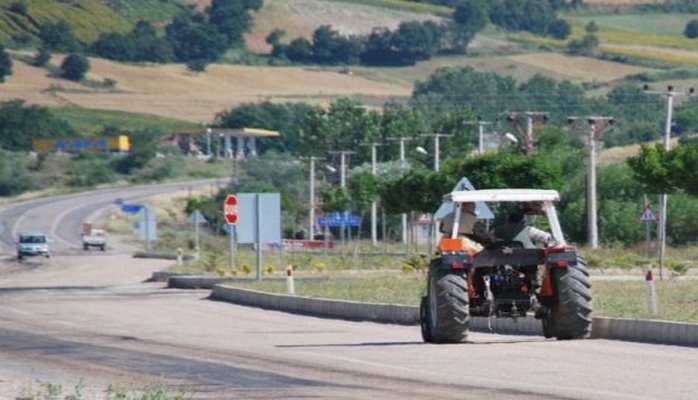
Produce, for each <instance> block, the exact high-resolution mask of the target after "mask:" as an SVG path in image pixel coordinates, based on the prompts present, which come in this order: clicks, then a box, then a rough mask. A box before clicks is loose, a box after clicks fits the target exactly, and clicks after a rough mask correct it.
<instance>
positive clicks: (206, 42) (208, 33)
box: [165, 13, 228, 62]
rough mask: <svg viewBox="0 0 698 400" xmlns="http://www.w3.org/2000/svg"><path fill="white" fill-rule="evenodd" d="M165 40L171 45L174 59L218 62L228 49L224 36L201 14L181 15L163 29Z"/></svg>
mask: <svg viewBox="0 0 698 400" xmlns="http://www.w3.org/2000/svg"><path fill="white" fill-rule="evenodd" d="M165 35H166V38H167V40H168V41H169V42H170V43H171V44H172V49H173V53H174V55H175V58H176V59H177V60H178V61H181V62H187V61H190V60H210V61H215V60H218V58H219V57H220V55H221V54H223V52H224V51H225V50H226V49H227V48H228V41H227V38H226V37H225V35H223V34H221V33H220V32H219V31H218V29H217V28H216V26H215V25H210V24H208V23H207V21H206V19H205V16H204V15H203V14H201V13H195V14H190V13H181V14H178V15H176V16H175V17H174V19H173V20H172V22H171V23H170V24H169V25H167V27H165Z"/></svg>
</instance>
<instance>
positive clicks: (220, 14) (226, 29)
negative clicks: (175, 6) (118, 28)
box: [90, 0, 262, 63]
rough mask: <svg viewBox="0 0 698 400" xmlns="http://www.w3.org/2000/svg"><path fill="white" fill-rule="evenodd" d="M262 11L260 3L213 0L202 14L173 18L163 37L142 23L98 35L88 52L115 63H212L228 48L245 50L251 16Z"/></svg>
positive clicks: (258, 1) (189, 14)
mask: <svg viewBox="0 0 698 400" xmlns="http://www.w3.org/2000/svg"><path fill="white" fill-rule="evenodd" d="M261 7H262V0H213V1H211V5H210V6H209V7H208V8H206V10H205V11H204V12H199V11H196V10H195V9H193V8H192V9H190V10H188V11H186V12H182V13H180V14H178V15H176V16H175V17H174V18H173V19H172V21H171V22H170V23H169V24H167V26H166V27H165V35H164V37H159V36H158V34H157V32H156V30H155V29H154V28H153V27H152V26H151V24H150V23H148V22H144V21H141V22H139V23H138V24H136V26H135V28H134V29H133V30H132V31H131V32H128V33H125V34H121V33H115V32H109V33H104V34H102V35H100V37H99V38H98V39H97V41H96V42H95V43H93V44H92V46H91V47H90V50H91V51H92V52H93V53H94V54H96V55H97V56H99V57H103V58H107V59H111V60H117V61H148V62H160V63H163V62H172V61H178V62H185V63H189V62H206V63H208V62H213V61H216V60H218V59H219V57H220V56H221V55H222V54H223V53H224V52H225V51H227V50H228V49H230V48H240V47H244V36H243V35H244V34H245V33H247V32H248V31H249V30H250V29H251V27H252V16H251V15H250V12H251V11H256V10H259V9H260V8H261Z"/></svg>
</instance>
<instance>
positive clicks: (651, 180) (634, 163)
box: [626, 145, 677, 194]
mask: <svg viewBox="0 0 698 400" xmlns="http://www.w3.org/2000/svg"><path fill="white" fill-rule="evenodd" d="M626 162H627V163H628V166H630V168H631V170H632V176H633V178H635V180H636V181H637V182H638V183H639V184H640V185H641V186H642V188H643V190H644V192H645V193H651V194H660V193H672V192H674V191H675V190H676V189H677V183H676V182H674V179H672V178H673V177H674V176H675V175H676V174H675V173H672V170H671V154H669V152H667V151H666V150H665V149H664V148H663V147H662V146H660V145H654V146H651V145H642V146H641V147H640V154H638V155H637V156H634V157H629V158H628V159H627V160H626Z"/></svg>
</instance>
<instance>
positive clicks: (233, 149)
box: [170, 128, 279, 160]
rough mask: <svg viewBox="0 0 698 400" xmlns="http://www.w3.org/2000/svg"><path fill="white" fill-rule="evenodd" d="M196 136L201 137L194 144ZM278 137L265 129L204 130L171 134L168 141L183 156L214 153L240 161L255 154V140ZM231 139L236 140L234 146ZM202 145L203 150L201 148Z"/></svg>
mask: <svg viewBox="0 0 698 400" xmlns="http://www.w3.org/2000/svg"><path fill="white" fill-rule="evenodd" d="M196 135H201V139H202V140H198V141H197V142H195V141H194V140H193V137H194V136H196ZM278 136H279V132H278V131H271V130H267V129H257V128H235V129H232V128H205V129H189V130H181V131H176V132H173V133H172V136H170V140H171V141H172V142H174V143H175V144H177V146H179V148H180V149H181V150H182V152H184V153H185V154H193V155H205V156H213V155H214V154H213V153H214V152H218V153H219V156H220V157H224V158H233V157H235V158H236V159H238V160H241V159H245V158H247V157H248V156H254V155H256V154H257V138H261V137H278ZM233 138H235V140H236V143H235V146H233ZM197 143H198V145H197ZM202 143H203V146H205V148H201V147H202V145H201V144H202Z"/></svg>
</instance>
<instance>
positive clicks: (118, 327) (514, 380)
mask: <svg viewBox="0 0 698 400" xmlns="http://www.w3.org/2000/svg"><path fill="white" fill-rule="evenodd" d="M124 194H125V192H124ZM107 201H111V200H110V198H107V197H105V198H99V199H97V200H95V202H97V203H100V202H101V203H100V204H103V205H104V204H106V203H104V202H107ZM83 203H89V201H84V202H83ZM71 204H75V202H73V203H71ZM83 205H84V207H87V208H88V209H87V210H83V211H82V213H83V214H81V215H89V214H90V213H94V212H95V211H96V209H95V208H91V207H93V206H89V205H88V204H83ZM94 207H96V205H95V206H94ZM97 208H99V207H97ZM69 209H72V207H71V206H68V204H63V205H62V206H61V207H58V209H54V210H53V211H47V214H43V212H44V211H42V212H41V215H34V216H33V217H31V218H30V217H28V216H27V217H24V218H23V222H22V223H29V222H30V221H35V220H36V219H37V218H38V219H40V220H44V219H49V220H50V221H55V219H52V218H51V216H50V214H53V216H54V217H53V218H56V217H60V216H62V218H68V217H66V216H67V215H69V214H71V213H72V212H75V213H80V212H79V211H77V209H76V210H72V211H70V212H67V210H69ZM32 212H36V210H34V211H32ZM1 213H2V212H0V215H2V214H1ZM3 218H4V216H3ZM71 218H72V217H71ZM59 219H60V218H59ZM58 225H60V226H62V223H59V224H58ZM72 229H73V228H69V229H68V230H67V231H66V232H65V234H64V233H61V232H62V230H61V229H59V228H56V230H55V232H57V236H58V237H61V238H63V239H65V241H66V243H63V244H64V245H65V247H62V249H61V250H60V251H59V253H58V254H57V255H56V256H54V258H53V259H52V260H51V261H50V262H48V263H45V264H43V263H39V262H37V263H36V264H33V265H20V264H17V263H16V262H14V260H13V259H12V257H10V256H7V257H5V258H4V259H3V260H2V261H1V263H2V269H0V398H2V399H4V398H7V399H14V397H12V395H13V394H15V393H18V391H19V390H20V389H21V388H22V387H24V386H26V385H27V382H31V381H32V380H36V379H38V380H42V381H50V382H55V383H62V384H64V385H65V386H66V387H70V386H72V385H74V384H75V383H76V382H78V381H79V380H80V379H82V380H83V381H84V382H85V384H86V386H87V387H86V388H85V389H84V390H85V391H86V392H90V393H91V397H87V398H90V399H97V398H105V397H104V390H105V388H106V386H107V385H109V384H120V385H130V384H144V383H148V382H154V381H160V382H166V383H168V384H170V385H172V386H171V387H172V388H181V389H183V390H185V391H187V392H188V393H190V394H192V397H194V398H197V399H235V398H246V399H257V398H259V399H262V398H264V399H266V398H286V399H300V398H322V399H367V398H381V399H482V398H489V399H492V400H509V399H570V400H573V399H574V400H582V399H585V400H586V399H592V400H593V399H599V400H600V399H604V400H606V399H618V400H650V399H676V400H684V399H685V400H694V399H696V398H698V381H697V380H696V379H695V374H696V372H697V371H698V368H697V367H698V349H696V348H685V347H676V346H664V345H653V344H642V343H629V342H620V341H608V340H583V341H555V340H546V339H544V338H542V337H538V336H511V335H498V334H485V333H474V334H472V336H471V342H470V343H466V344H462V345H433V344H424V343H422V341H421V338H420V334H419V328H418V327H417V326H400V325H388V324H376V323H369V322H351V321H342V320H331V319H325V318H317V317H309V316H300V315H293V314H287V313H282V312H276V311H270V310H262V309H257V308H252V307H243V306H238V305H234V304H228V303H223V302H215V301H211V300H208V299H207V295H208V291H201V290H198V291H197V290H195V291H179V290H174V289H167V288H165V287H164V285H163V284H162V283H157V282H155V283H153V282H143V280H145V279H146V278H147V277H149V276H150V274H151V273H152V272H153V271H155V270H159V269H162V268H165V267H166V266H167V265H168V262H167V261H163V260H143V259H133V258H131V257H130V256H129V254H128V252H127V251H126V250H127V249H124V251H123V252H121V251H115V252H107V254H101V253H97V252H95V253H94V254H93V253H88V254H85V253H82V252H78V251H71V249H73V243H72V242H71V241H70V239H69V235H70V234H71V231H72ZM63 235H65V236H63ZM61 243H62V241H61ZM297 284H299V283H297ZM12 391H15V392H14V393H13V392H12ZM2 396H6V397H2Z"/></svg>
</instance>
